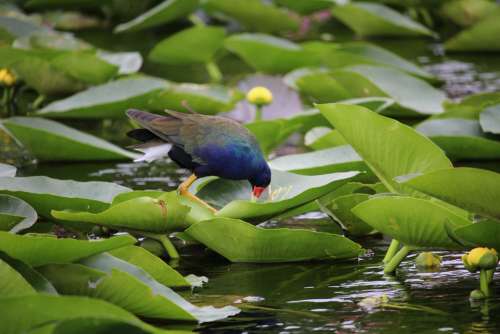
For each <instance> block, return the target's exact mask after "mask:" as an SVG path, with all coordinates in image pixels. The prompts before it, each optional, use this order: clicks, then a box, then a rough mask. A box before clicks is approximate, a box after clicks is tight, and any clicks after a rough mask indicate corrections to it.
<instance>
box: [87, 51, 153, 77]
mask: <svg viewBox="0 0 500 334" xmlns="http://www.w3.org/2000/svg"><path fill="white" fill-rule="evenodd" d="M97 56H98V57H99V58H101V59H103V60H105V61H106V62H108V63H110V64H113V65H116V66H118V74H122V75H123V74H132V73H136V72H138V71H139V70H140V69H141V66H142V62H143V59H142V56H141V54H140V53H139V52H107V51H102V50H100V51H98V52H97Z"/></svg>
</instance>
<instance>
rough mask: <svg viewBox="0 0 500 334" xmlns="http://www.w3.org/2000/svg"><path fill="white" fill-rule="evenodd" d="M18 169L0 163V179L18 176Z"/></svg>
mask: <svg viewBox="0 0 500 334" xmlns="http://www.w3.org/2000/svg"><path fill="white" fill-rule="evenodd" d="M16 171H17V168H16V167H14V166H11V165H7V164H3V163H0V177H4V176H16Z"/></svg>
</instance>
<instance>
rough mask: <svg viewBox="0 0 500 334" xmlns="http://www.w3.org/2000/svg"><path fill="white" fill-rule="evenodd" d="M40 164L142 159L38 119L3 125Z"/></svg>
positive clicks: (19, 119)
mask: <svg viewBox="0 0 500 334" xmlns="http://www.w3.org/2000/svg"><path fill="white" fill-rule="evenodd" d="M2 124H3V126H5V127H6V128H7V129H8V130H9V131H10V132H11V133H12V134H13V135H14V137H16V139H17V140H19V141H20V142H21V143H22V144H23V146H25V147H26V148H27V149H28V150H29V151H30V152H31V153H32V154H33V155H34V156H35V157H36V158H37V159H38V160H40V161H93V160H126V159H134V158H137V157H138V155H137V154H135V153H132V152H129V151H126V150H124V149H122V148H120V147H118V146H116V145H113V144H111V143H109V142H107V141H105V140H103V139H100V138H97V137H94V136H92V135H89V134H86V133H84V132H80V131H78V130H75V129H73V128H70V127H68V126H66V125H64V124H61V123H58V122H55V121H51V120H48V119H42V118H36V117H11V118H9V119H6V120H4V121H3V122H2Z"/></svg>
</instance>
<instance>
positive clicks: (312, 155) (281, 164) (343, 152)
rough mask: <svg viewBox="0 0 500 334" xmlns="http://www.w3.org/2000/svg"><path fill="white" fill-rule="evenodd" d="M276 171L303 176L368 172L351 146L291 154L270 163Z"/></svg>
mask: <svg viewBox="0 0 500 334" xmlns="http://www.w3.org/2000/svg"><path fill="white" fill-rule="evenodd" d="M269 166H270V167H271V168H272V169H275V170H281V171H288V172H292V173H296V174H301V175H321V174H328V173H334V172H345V171H352V170H356V171H367V167H366V165H365V164H364V162H363V159H361V157H360V156H359V155H358V154H357V153H356V151H354V150H353V148H352V147H351V146H349V145H343V146H339V147H335V148H330V149H326V150H320V151H315V152H308V153H301V154H291V155H285V156H281V157H278V158H276V159H273V160H271V161H270V162H269Z"/></svg>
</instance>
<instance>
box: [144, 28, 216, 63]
mask: <svg viewBox="0 0 500 334" xmlns="http://www.w3.org/2000/svg"><path fill="white" fill-rule="evenodd" d="M225 35H226V33H225V31H224V29H223V28H218V27H207V26H194V27H192V28H188V29H185V30H182V31H180V32H178V33H175V34H173V35H171V36H169V37H167V38H166V39H164V40H162V41H161V42H160V43H158V44H156V45H155V47H154V48H153V50H151V52H150V53H149V59H150V60H152V61H154V62H157V63H165V64H170V65H189V64H195V63H202V64H205V63H208V62H209V61H210V60H212V58H213V56H214V54H215V52H216V51H217V50H218V49H219V48H220V47H222V45H223V42H224V38H225Z"/></svg>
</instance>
